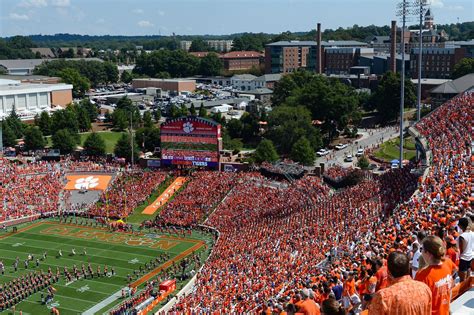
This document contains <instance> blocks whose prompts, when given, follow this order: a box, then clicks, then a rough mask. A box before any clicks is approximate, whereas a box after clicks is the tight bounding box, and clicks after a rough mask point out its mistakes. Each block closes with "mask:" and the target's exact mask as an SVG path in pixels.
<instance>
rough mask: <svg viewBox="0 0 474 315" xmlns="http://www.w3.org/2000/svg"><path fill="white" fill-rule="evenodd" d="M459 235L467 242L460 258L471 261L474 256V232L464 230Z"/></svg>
mask: <svg viewBox="0 0 474 315" xmlns="http://www.w3.org/2000/svg"><path fill="white" fill-rule="evenodd" d="M459 237H460V238H461V237H462V238H463V240H464V244H465V248H464V251H463V252H462V253H461V257H460V258H461V259H462V260H465V261H471V259H473V258H474V232H472V231H470V232H464V233H462V234H461V235H460V236H459Z"/></svg>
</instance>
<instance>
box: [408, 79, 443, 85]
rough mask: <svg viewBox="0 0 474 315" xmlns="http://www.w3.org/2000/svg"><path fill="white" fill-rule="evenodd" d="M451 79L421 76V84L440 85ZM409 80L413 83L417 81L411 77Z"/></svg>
mask: <svg viewBox="0 0 474 315" xmlns="http://www.w3.org/2000/svg"><path fill="white" fill-rule="evenodd" d="M449 81H451V80H449V79H430V78H425V79H424V78H422V79H421V84H428V85H440V84H443V83H446V82H449ZM411 82H413V83H414V84H417V83H418V79H411Z"/></svg>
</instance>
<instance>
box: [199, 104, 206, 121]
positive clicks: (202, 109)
mask: <svg viewBox="0 0 474 315" xmlns="http://www.w3.org/2000/svg"><path fill="white" fill-rule="evenodd" d="M199 117H202V118H206V117H207V111H206V109H205V108H204V103H201V106H200V107H199Z"/></svg>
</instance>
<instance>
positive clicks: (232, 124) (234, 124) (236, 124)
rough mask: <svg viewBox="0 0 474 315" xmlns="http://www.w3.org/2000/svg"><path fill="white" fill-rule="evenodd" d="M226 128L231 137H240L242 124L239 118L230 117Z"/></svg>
mask: <svg viewBox="0 0 474 315" xmlns="http://www.w3.org/2000/svg"><path fill="white" fill-rule="evenodd" d="M226 128H227V131H228V132H229V136H230V137H231V138H240V137H241V136H242V128H243V124H242V122H241V121H240V120H239V119H235V118H232V119H231V120H229V122H228V123H227V126H226Z"/></svg>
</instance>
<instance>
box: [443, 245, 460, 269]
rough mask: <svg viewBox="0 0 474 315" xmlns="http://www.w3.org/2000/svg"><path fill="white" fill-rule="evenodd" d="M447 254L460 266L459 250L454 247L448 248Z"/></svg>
mask: <svg viewBox="0 0 474 315" xmlns="http://www.w3.org/2000/svg"><path fill="white" fill-rule="evenodd" d="M446 256H448V257H449V259H451V260H452V261H453V262H454V264H455V265H456V266H459V252H458V251H457V250H455V249H454V248H452V247H450V248H448V250H447V251H446Z"/></svg>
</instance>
